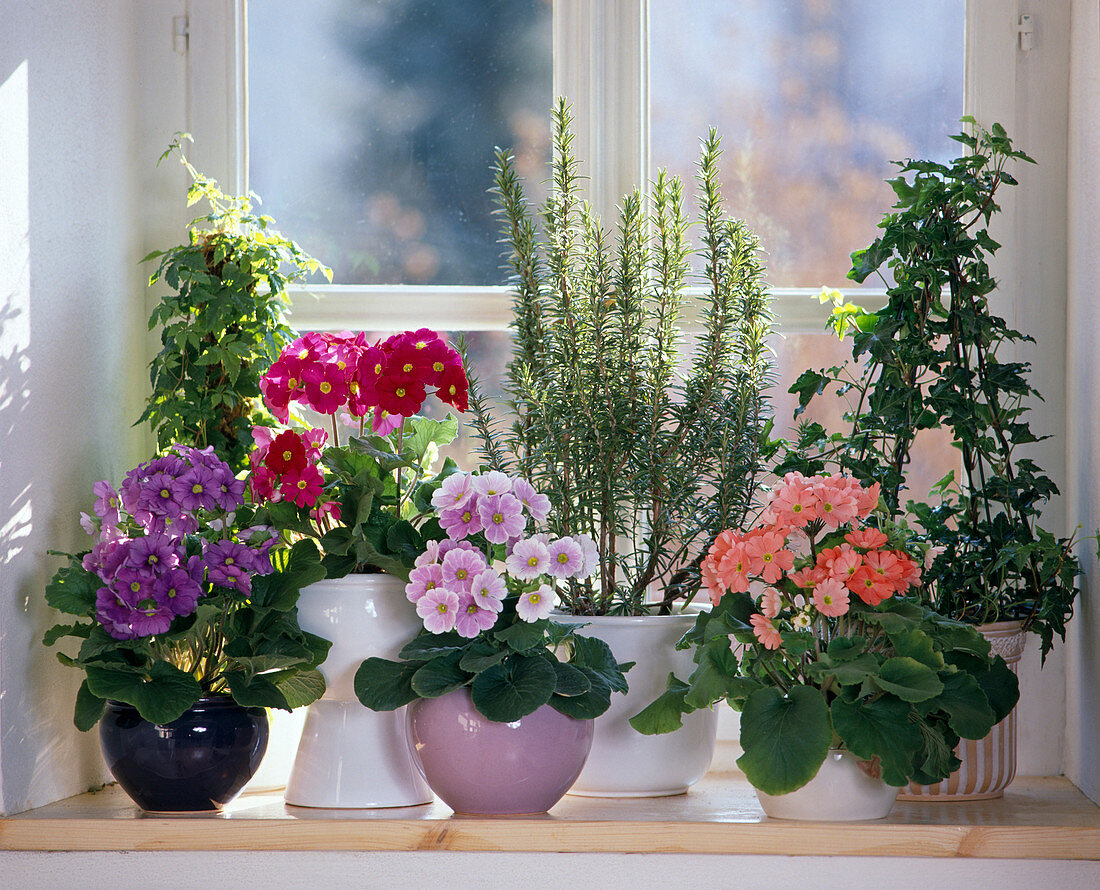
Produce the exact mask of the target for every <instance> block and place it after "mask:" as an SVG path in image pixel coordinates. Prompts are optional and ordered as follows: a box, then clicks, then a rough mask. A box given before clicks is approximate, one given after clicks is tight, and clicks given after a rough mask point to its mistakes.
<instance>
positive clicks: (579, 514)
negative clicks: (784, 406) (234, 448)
mask: <svg viewBox="0 0 1100 890" xmlns="http://www.w3.org/2000/svg"><path fill="white" fill-rule="evenodd" d="M553 124H554V162H553V171H552V183H551V186H552V187H551V193H550V196H549V197H548V198H547V200H546V203H545V204H544V205H543V207H542V208H541V220H542V225H541V236H540V231H539V226H538V225H537V224H536V222H535V220H534V218H533V217H532V213H531V210H530V208H529V206H528V203H527V200H526V197H525V195H524V190H523V184H522V181H521V180H520V179H519V177H518V176H517V174H516V170H515V164H514V161H513V159H512V156H511V155H510V154H509V153H507V152H505V151H498V153H497V161H496V186H495V189H494V192H495V194H496V196H497V201H498V204H499V211H498V212H499V214H500V216H501V219H502V223H503V239H502V240H503V241H504V243H505V244H506V245H507V253H506V258H507V261H508V263H509V266H510V268H511V270H512V276H511V283H512V287H513V290H514V295H515V296H514V317H513V322H512V327H513V328H514V329H515V334H516V339H515V351H514V355H513V357H512V361H511V363H510V364H509V366H508V371H507V380H506V384H505V388H506V391H507V393H508V397H509V398H508V407H509V409H510V412H511V416H512V423H511V426H510V428H508V429H505V428H504V425H503V424H501V423H500V422H499V421H498V420H497V419H495V418H494V417H493V416H492V413H491V410H490V408H489V406H487V404H486V403H485V402H484V400H483V399H482V398H481V396H480V393H479V392H478V387H477V384H476V381H475V380H473V379H471V406H472V410H473V412H474V417H475V421H474V426H475V429H476V430H477V432H478V434H479V437H480V438H481V440H482V450H483V452H484V454H485V457H486V459H487V462H488V463H489V464H490V465H491V466H492V467H493V468H494V469H499V470H503V471H505V472H512V473H518V474H519V475H522V476H525V477H527V478H529V479H531V480H532V481H533V482H534V483H535V484H536V486H537V487H538V488H539V490H540V491H543V492H545V493H546V494H547V495H548V496H549V498H550V500H551V504H552V507H553V510H552V513H551V517H552V518H551V531H552V532H553V533H554V534H555V535H571V534H588V535H590V536H591V537H592V538H593V539H594V540H595V541H596V542H597V547H598V551H599V566H600V570H599V574H598V576H597V577H596V578H595V579H594V580H588V581H585V582H573V583H572V584H571V588H570V590H569V591H568V592H567V593H566V595H565V596H564V598H563V599H564V605H565V607H566V608H567V609H568V610H569V611H571V612H573V613H574V614H605V613H624V614H637V613H640V612H644V611H645V599H646V596H645V595H646V591H647V589H648V588H649V587H650V586H651V585H654V584H657V585H660V587H661V588H663V590H664V591H665V601H664V603H663V608H664V609H668V608H669V607H670V605H671V604H672V603H673V602H675V601H676V600H677V599H684V598H690V597H691V596H692V595H694V593H695V592H696V591H697V590H698V588H699V583H700V582H699V571H698V565H699V562H700V561H701V559H702V556H703V554H704V553H705V551H706V548H707V547H709V546H710V543H711V541H712V540H713V538H714V536H715V535H716V534H717V533H718V532H719V531H720V530H722V529H723V528H728V527H730V526H736V525H737V524H739V523H740V521H741V520H742V519H743V518H744V517H745V515H746V513H747V511H748V509H749V507H750V504H751V502H752V500H753V495H754V492H755V488H756V478H757V473H758V472H759V464H760V454H759V442H760V439H761V435H762V432H763V429H764V425H765V416H764V415H765V407H766V406H765V400H764V396H763V389H764V387H765V386H766V384H767V382H768V378H769V373H770V363H769V357H768V353H767V347H766V345H765V338H766V336H767V334H768V332H769V326H770V323H771V316H770V313H769V300H768V295H767V293H766V290H765V285H764V270H763V266H762V264H761V261H760V257H759V245H758V242H757V240H756V237H755V236H754V235H753V234H752V232H750V231H749V230H748V228H747V227H746V226H745V225H744V223H742V222H741V221H739V220H733V219H729V218H726V217H725V216H724V215H723V212H722V198H721V194H720V191H719V186H718V168H717V163H718V158H719V155H720V153H721V152H720V147H719V139H718V137H717V135H715V133H714V132H713V131H711V133H710V135H709V136H708V138H707V139H706V141H705V144H704V146H703V154H702V159H701V161H700V165H699V185H700V190H701V197H700V200H699V216H700V227H701V237H702V242H703V250H702V258H703V261H704V264H705V284H706V288H705V290H706V293H705V295H704V296H702V297H701V299H700V301H699V306H698V307H697V308H698V318H699V322H700V327H701V330H700V331H699V333H698V334H697V335H695V336H694V337H693V340H694V342H693V343H692V344H691V346H692V354H693V356H694V357H693V358H692V359H691V361H690V363H689V364H688V365H687V366H686V368H684V367H681V362H682V357H683V352H682V351H681V346H682V345H684V344H682V343H681V340H682V338H681V335H680V333H679V322H680V319H681V315H682V314H684V313H685V311H686V310H687V309H688V308H689V307H688V296H687V291H686V288H687V286H688V283H689V265H688V255H689V247H688V241H687V229H688V221H687V218H686V216H685V215H684V210H683V193H682V192H683V190H682V186H681V183H680V181H679V180H678V179H676V178H675V177H670V176H668V175H667V174H666V173H665V172H664V171H661V172H660V173H659V174H658V176H657V180H656V182H655V183H654V184H653V194H652V197H651V205H652V209H651V210H649V211H648V212H647V211H646V209H644V202H643V198H642V195H641V194H640V192H639V191H638V190H637V189H635V191H634V192H633V193H632V194H630V195H627V196H626V197H625V198H623V201H622V204H621V207H620V212H619V220H618V228H617V232H616V234H615V236H614V238H612V237H611V236H609V235H608V233H607V232H605V231H604V230H603V229H602V228H601V225H600V221H599V219H598V218H597V217H596V215H595V214H594V213H593V212H592V210H591V208H590V207H589V206H588V204H587V203H586V202H584V201H582V199H581V196H580V188H581V185H580V179H581V176H580V173H579V166H578V162H577V160H576V158H575V156H574V154H573V151H572V141H573V134H572V132H571V131H570V125H571V117H570V111H569V107H568V105H567V104H566V102H565V100H559V102H558V105H557V108H556V111H555V113H554V122H553Z"/></svg>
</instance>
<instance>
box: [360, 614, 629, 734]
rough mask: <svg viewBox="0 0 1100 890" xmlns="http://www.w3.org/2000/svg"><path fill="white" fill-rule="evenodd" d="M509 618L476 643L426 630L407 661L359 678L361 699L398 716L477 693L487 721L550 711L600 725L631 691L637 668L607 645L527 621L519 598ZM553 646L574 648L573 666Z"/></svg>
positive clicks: (408, 650) (404, 654)
mask: <svg viewBox="0 0 1100 890" xmlns="http://www.w3.org/2000/svg"><path fill="white" fill-rule="evenodd" d="M502 615H503V619H502V620H500V621H498V622H497V626H496V627H494V629H492V630H490V631H485V632H483V633H481V634H479V635H478V636H477V637H475V638H474V639H470V640H468V639H464V638H462V637H461V636H459V635H458V634H457V633H455V632H454V631H450V632H449V633H442V634H433V633H429V632H428V631H423V632H422V633H421V634H420V635H419V636H417V637H416V638H414V639H413V640H412V641H411V642H409V644H408V645H406V646H405V648H404V649H402V650H401V653H400V658H401V659H402V660H401V661H390V660H387V659H384V658H368V659H367V660H366V661H364V662H363V663H362V664H361V665H360V666H359V669H358V670H357V671H356V672H355V694H356V696H357V697H358V698H359V701H361V702H362V703H363V704H364V705H365V706H366V707H368V708H371V709H372V710H375V711H392V710H395V709H396V708H399V707H401V706H402V705H407V704H408V703H409V702H411V701H415V700H416V699H417V698H435V697H437V696H440V695H444V694H446V693H448V692H451V691H453V690H455V689H460V688H462V687H464V686H469V687H470V694H471V697H472V698H473V702H474V707H476V708H477V710H478V711H479V712H480V713H481V714H482V715H484V716H485V717H487V718H488V719H490V720H495V721H497V722H498V723H510V722H512V721H514V720H519V719H520V718H521V717H523V716H525V715H526V714H530V713H531V712H532V711H534V710H536V709H537V708H540V707H542V706H543V705H545V704H549V705H551V706H552V707H554V708H555V709H556V710H558V711H560V712H561V713H563V714H565V715H567V716H569V717H576V718H579V719H583V720H588V719H592V718H593V717H598V716H599V715H600V714H602V713H603V712H604V711H606V710H607V709H608V707H609V706H610V705H611V693H612V692H613V691H614V692H624V693H625V692H626V691H627V684H626V678H625V677H624V676H623V673H624V672H625V671H627V670H629V669H630V667H631V665H629V664H618V663H617V662H616V661H615V657H614V656H613V655H612V654H611V649H610V648H609V647H608V645H607V644H606V643H604V642H603V641H602V640H597V639H592V638H588V637H579V636H574V635H573V633H572V630H571V629H570V628H567V627H565V626H564V625H560V624H555V623H554V622H552V621H550V620H548V619H546V618H542V619H539V620H538V621H532V622H526V621H522V620H520V618H519V616H518V615H516V613H515V598H514V597H513V598H511V599H506V600H505V604H504V612H503V613H502ZM551 646H558V647H567V648H568V649H569V651H570V656H569V660H568V661H567V662H563V661H559V660H558V659H557V658H555V656H554V654H553V652H552V651H551V648H550V647H551Z"/></svg>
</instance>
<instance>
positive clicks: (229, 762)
mask: <svg viewBox="0 0 1100 890" xmlns="http://www.w3.org/2000/svg"><path fill="white" fill-rule="evenodd" d="M267 736H268V725H267V712H266V711H265V710H264V709H263V708H244V707H241V706H240V705H238V704H237V703H236V702H235V701H233V699H231V698H230V697H229V696H227V695H215V696H209V697H205V698H201V699H199V701H197V702H196V703H195V704H194V705H192V706H191V707H190V708H188V709H187V710H186V711H185V712H184V713H183V715H182V716H180V718H179V719H177V720H173V721H172V722H171V723H165V724H163V725H158V724H153V723H150V722H149V721H148V720H145V719H143V718H142V717H141V715H140V714H138V712H137V708H135V707H133V706H131V705H127V704H123V703H122V702H116V701H109V702H107V707H106V709H105V711H104V714H103V718H102V719H101V720H100V724H99V740H100V745H101V747H102V749H103V758H104V760H106V762H107V768H108V769H109V770H110V771H111V775H113V776H114V777H115V778H116V779H117V780H118V784H119V785H121V786H122V790H123V791H125V792H126V793H127V794H128V795H130V797H131V798H132V799H133V801H134V803H136V804H137V805H138V806H139V807H141V808H142V809H143V810H148V811H150V812H163V813H193V812H202V811H216V810H220V809H221V808H222V807H223V806H225V805H226V804H227V803H229V801H231V800H232V799H233V798H234V797H236V796H237V794H238V792H240V790H241V789H242V788H243V787H244V785H245V783H246V782H247V781H248V780H249V779H250V778H251V777H252V774H253V773H255V772H256V769H257V768H258V767H259V765H260V761H261V760H262V759H263V756H264V751H265V750H266V749H267Z"/></svg>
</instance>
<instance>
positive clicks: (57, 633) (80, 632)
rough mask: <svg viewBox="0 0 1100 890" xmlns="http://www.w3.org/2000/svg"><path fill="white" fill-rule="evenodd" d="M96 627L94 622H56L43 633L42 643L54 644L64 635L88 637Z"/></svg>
mask: <svg viewBox="0 0 1100 890" xmlns="http://www.w3.org/2000/svg"><path fill="white" fill-rule="evenodd" d="M94 627H96V625H94V624H55V625H54V626H53V627H51V628H50V629H49V630H47V631H46V632H45V633H44V634H43V635H42V645H43V646H52V645H53V644H54V643H56V642H57V641H58V640H60V639H62V638H63V637H80V638H83V639H87V638H88V634H90V633H91V632H92V628H94Z"/></svg>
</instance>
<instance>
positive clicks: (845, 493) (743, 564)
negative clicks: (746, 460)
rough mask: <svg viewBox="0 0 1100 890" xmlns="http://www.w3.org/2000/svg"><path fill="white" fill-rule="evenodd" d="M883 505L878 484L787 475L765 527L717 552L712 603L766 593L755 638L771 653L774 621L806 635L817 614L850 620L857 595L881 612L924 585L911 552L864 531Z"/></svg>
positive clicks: (730, 538)
mask: <svg viewBox="0 0 1100 890" xmlns="http://www.w3.org/2000/svg"><path fill="white" fill-rule="evenodd" d="M878 498H879V485H878V483H875V484H874V485H871V486H869V487H867V488H864V487H863V486H861V485H860V484H859V483H858V482H856V481H855V480H854V479H852V478H851V477H848V476H812V477H809V478H807V477H806V476H803V475H802V474H801V473H788V474H787V475H786V476H784V477H783V481H782V482H781V483H779V484H778V485H776V487H775V489H774V491H773V492H772V494H771V497H770V499H769V501H768V503H767V505H766V507H765V511H764V514H763V517H762V519H763V524H762V525H760V526H758V527H757V528H754V529H752V530H751V531H747V532H741V531H734V530H732V529H727V530H725V531H723V532H722V533H721V534H719V535H718V537H717V538H716V539H715V541H714V543H713V544H712V545H711V548H710V550H709V551H708V553H707V557H706V559H704V561H703V564H702V578H703V583H704V585H705V586H706V587H707V589H708V590H709V592H710V596H711V600H712V602H714V604H715V605H717V604H718V601H719V600H720V599H721V597H722V595H723V594H724V593H725V592H726V591H735V592H746V591H750V590H752V589H753V588H754V587H757V588H759V587H761V586H762V587H763V589H762V591H761V592H760V593H759V594H758V597H759V601H758V606H759V609H760V612H759V613H758V614H754V615H753V616H752V618H751V624H752V628H753V632H754V633H755V635H756V638H757V640H759V641H760V644H761V645H762V646H764V648H766V649H778V648H779V647H780V646H781V645H782V638H781V636H780V633H779V629H778V628H777V627H776V624H775V621H776V620H777V619H778V618H779V617H780V615H781V613H783V612H784V610H785V609H786V610H788V611H789V615H788V620H789V621H790V623H791V625H792V626H793V627H795V628H796V629H805V628H808V627H810V626H812V625H813V622H814V620H815V615H817V616H823V617H824V618H838V617H840V616H842V615H845V614H847V612H848V610H849V608H850V595H851V594H855V595H856V596H858V597H859V598H860V599H861V600H863V601H864V602H865V603H867V604H868V605H872V606H874V605H877V604H878V603H880V602H882V601H883V600H885V599H887V598H889V597H892V596H894V595H895V594H896V593H904V592H905V591H906V590H908V589H909V588H910V587H912V586H915V585H917V584H919V583H920V577H921V566H920V564H919V563H918V562H917V561H915V560H914V559H912V558H911V557H910V556H909V555H908V554H907V553H906V552H905V551H904V550H887V549H883V547H884V545H885V544H886V543H887V541H888V538H887V536H886V535H885V534H883V533H882V532H881V531H879V530H878V529H876V528H873V527H870V526H862V524H861V522H862V520H865V519H867V518H868V517H869V516H870V514H871V513H872V512H873V511H874V509H875V507H876V506H877V504H878ZM845 529H848V530H847V531H846V532H845ZM829 535H832V538H831V539H829V541H830V542H832V543H833V546H830V547H824V546H820V547H819V546H817V539H818V538H819V536H829ZM841 536H843V537H841ZM754 595H757V594H754Z"/></svg>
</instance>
